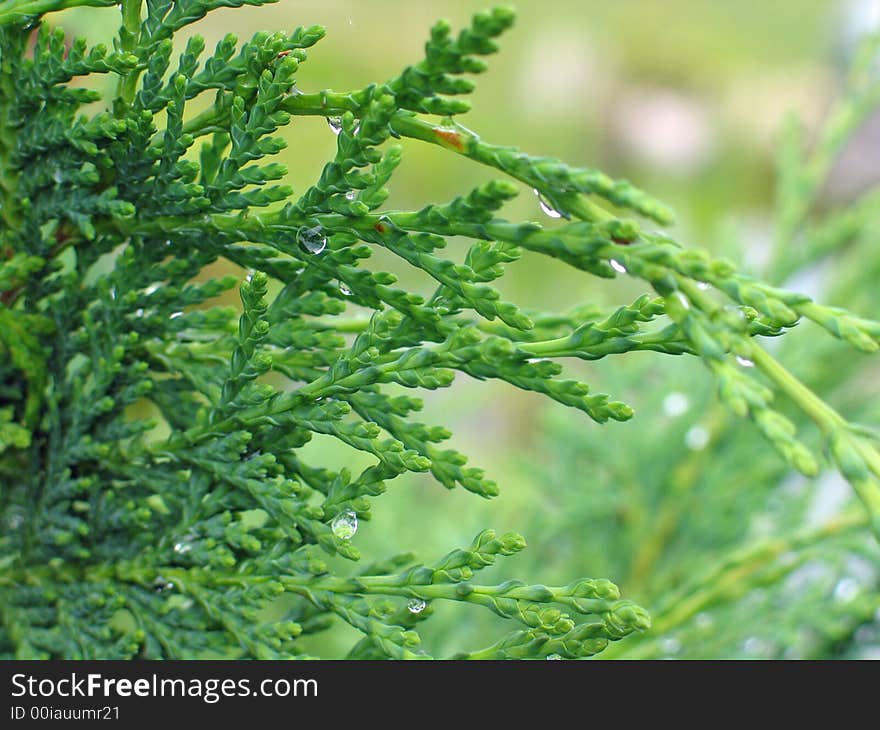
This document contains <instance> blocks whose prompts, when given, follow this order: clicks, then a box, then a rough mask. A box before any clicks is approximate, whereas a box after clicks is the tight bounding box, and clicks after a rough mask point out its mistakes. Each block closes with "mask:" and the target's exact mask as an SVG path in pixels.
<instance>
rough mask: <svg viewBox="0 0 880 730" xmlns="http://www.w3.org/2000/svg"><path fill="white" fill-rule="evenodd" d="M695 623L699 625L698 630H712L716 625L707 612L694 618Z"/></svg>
mask: <svg viewBox="0 0 880 730" xmlns="http://www.w3.org/2000/svg"><path fill="white" fill-rule="evenodd" d="M694 622H695V623H696V624H697V628H698V629H703V630H706V629H710V628H712V626H713V625H714V624H715V619H714V618H712V616H711V615H710V614H708V613H706V612H705V611H703V612H701V613H698V614H697V615H696V616H694Z"/></svg>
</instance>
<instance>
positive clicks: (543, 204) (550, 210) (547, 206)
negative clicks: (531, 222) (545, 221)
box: [534, 188, 562, 218]
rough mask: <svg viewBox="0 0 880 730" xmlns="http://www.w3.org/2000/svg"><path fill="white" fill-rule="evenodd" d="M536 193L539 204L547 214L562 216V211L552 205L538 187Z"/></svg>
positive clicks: (555, 216) (554, 216)
mask: <svg viewBox="0 0 880 730" xmlns="http://www.w3.org/2000/svg"><path fill="white" fill-rule="evenodd" d="M534 192H535V195H537V196H538V205H540V206H541V210H542V211H543V212H544V214H545V215H547V216H549V217H550V218H562V213H560V212H559V211H558V210H556V208H554V207H553V206H552V205H550V204H549V203H548V202H547V201H546V200H544V198H543V197H542V196H541V193H540V191H539V190H538V189H537V188H534Z"/></svg>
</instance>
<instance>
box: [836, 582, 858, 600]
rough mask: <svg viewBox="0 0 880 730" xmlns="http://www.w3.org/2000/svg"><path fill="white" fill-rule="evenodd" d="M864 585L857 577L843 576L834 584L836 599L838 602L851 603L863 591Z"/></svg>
mask: <svg viewBox="0 0 880 730" xmlns="http://www.w3.org/2000/svg"><path fill="white" fill-rule="evenodd" d="M861 590H862V587H861V586H860V585H859V582H858V581H857V580H856V579H855V578H850V577H846V578H841V579H840V580H839V581H837V585H836V586H834V600H835V601H837V602H838V603H849V602H850V601H852V600H853V599H855V597H856V596H858V595H859V593H860V592H861Z"/></svg>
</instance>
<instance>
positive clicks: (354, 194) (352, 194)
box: [345, 190, 357, 200]
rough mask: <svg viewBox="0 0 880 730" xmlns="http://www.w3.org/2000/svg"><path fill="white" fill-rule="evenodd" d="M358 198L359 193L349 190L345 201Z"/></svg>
mask: <svg viewBox="0 0 880 730" xmlns="http://www.w3.org/2000/svg"><path fill="white" fill-rule="evenodd" d="M356 197H357V192H355V191H354V190H349V191H348V192H347V193H346V194H345V199H346V200H354V199H355V198H356Z"/></svg>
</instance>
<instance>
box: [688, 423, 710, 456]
mask: <svg viewBox="0 0 880 730" xmlns="http://www.w3.org/2000/svg"><path fill="white" fill-rule="evenodd" d="M684 443H685V446H687V447H688V448H689V449H690V450H691V451H701V450H702V449H705V448H706V446H708V445H709V432H708V431H707V430H706V429H705V428H704V427H703V426H694V427H693V428H691V429H690V430H688V432H687V433H686V434H685V435H684Z"/></svg>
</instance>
